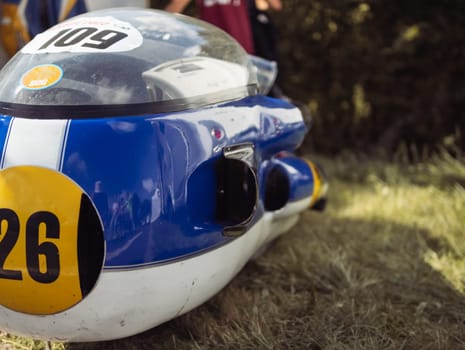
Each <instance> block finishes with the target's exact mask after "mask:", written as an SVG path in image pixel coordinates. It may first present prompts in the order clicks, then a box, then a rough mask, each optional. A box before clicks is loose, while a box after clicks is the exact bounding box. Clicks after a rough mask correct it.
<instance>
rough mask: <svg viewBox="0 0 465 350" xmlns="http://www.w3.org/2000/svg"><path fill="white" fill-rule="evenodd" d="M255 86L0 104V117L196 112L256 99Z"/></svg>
mask: <svg viewBox="0 0 465 350" xmlns="http://www.w3.org/2000/svg"><path fill="white" fill-rule="evenodd" d="M256 94H257V86H256V85H255V84H252V85H247V86H244V87H239V88H233V89H228V90H223V91H219V92H214V93H210V94H205V95H201V96H197V97H190V98H181V99H175V100H167V101H158V102H147V103H137V104H124V105H122V104H115V105H64V106H57V105H29V104H20V103H7V102H0V114H4V115H8V116H13V117H18V118H26V119H97V118H108V117H118V116H131V115H143V114H159V113H169V112H180V111H184V110H188V109H197V108H201V107H205V106H208V105H213V104H218V103H223V102H228V101H232V100H238V99H241V98H244V97H247V96H251V95H256Z"/></svg>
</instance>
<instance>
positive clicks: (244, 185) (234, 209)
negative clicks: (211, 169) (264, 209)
mask: <svg viewBox="0 0 465 350" xmlns="http://www.w3.org/2000/svg"><path fill="white" fill-rule="evenodd" d="M215 168H216V176H217V191H216V193H217V197H216V215H215V216H216V220H217V221H218V222H219V223H220V224H222V225H225V226H229V227H231V226H237V225H242V224H244V223H247V222H248V221H249V220H250V219H251V217H252V215H253V213H254V211H255V208H256V201H257V182H256V177H255V173H254V172H253V170H252V168H251V167H249V166H248V165H247V164H246V163H245V162H243V161H241V160H237V159H229V158H224V157H222V158H221V159H220V160H218V162H217V163H216V167H215Z"/></svg>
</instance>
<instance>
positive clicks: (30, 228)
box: [0, 208, 60, 283]
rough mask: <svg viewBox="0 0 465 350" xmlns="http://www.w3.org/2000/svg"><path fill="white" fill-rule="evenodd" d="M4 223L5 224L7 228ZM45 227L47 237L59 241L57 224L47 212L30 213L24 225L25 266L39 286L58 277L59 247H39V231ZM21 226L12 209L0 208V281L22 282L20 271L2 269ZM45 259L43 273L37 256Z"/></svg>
mask: <svg viewBox="0 0 465 350" xmlns="http://www.w3.org/2000/svg"><path fill="white" fill-rule="evenodd" d="M4 223H6V229H5V230H4V228H5V225H4ZM41 225H44V226H45V236H46V238H51V239H58V238H60V222H59V220H58V218H57V217H56V216H55V215H54V214H52V213H50V212H47V211H39V212H37V213H34V214H32V215H31V216H30V217H29V219H28V220H27V222H26V266H27V271H28V273H29V275H30V276H31V278H32V279H33V280H35V281H36V282H39V283H52V282H54V281H55V280H56V279H57V278H58V276H59V274H60V258H59V251H58V247H57V246H56V245H55V244H53V243H52V242H49V241H46V242H42V243H40V244H39V228H40V226H41ZM19 232H20V223H19V218H18V215H17V214H16V213H15V212H14V211H13V210H11V209H8V208H0V238H1V237H3V238H2V239H1V240H0V278H3V279H10V280H22V279H23V276H22V271H21V270H9V269H5V267H4V264H5V260H6V259H7V257H8V255H9V254H10V253H11V251H12V250H13V248H14V247H15V244H16V242H17V240H18V237H19ZM40 255H43V256H44V257H45V266H46V268H45V271H41V270H40V262H39V256H40Z"/></svg>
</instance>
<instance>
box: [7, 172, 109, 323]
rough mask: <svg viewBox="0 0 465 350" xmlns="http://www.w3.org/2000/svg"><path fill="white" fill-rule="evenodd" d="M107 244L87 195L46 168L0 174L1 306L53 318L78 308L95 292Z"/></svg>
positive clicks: (72, 182) (58, 174)
mask: <svg viewBox="0 0 465 350" xmlns="http://www.w3.org/2000/svg"><path fill="white" fill-rule="evenodd" d="M104 255H105V243H104V238H103V229H102V224H101V220H100V217H99V215H98V213H97V211H96V209H95V206H94V205H93V203H92V202H91V200H90V199H89V197H88V196H87V194H85V193H84V191H83V190H82V189H81V188H80V187H79V186H78V185H77V184H76V183H75V182H74V181H72V180H71V179H70V178H68V177H67V176H65V175H63V174H61V173H59V172H57V171H54V170H51V169H47V168H41V167H36V166H15V167H11V168H6V169H3V170H0V290H1V293H0V304H1V305H3V306H5V307H7V308H9V309H12V310H15V311H18V312H23V313H27V314H34V315H50V314H55V313H58V312H61V311H64V310H66V309H68V308H70V307H72V306H74V305H76V304H77V303H79V302H80V301H81V300H82V299H83V298H85V297H86V295H87V294H89V293H90V291H91V290H92V288H93V287H94V286H95V284H96V282H97V279H98V276H99V275H100V272H101V269H102V267H103V261H104Z"/></svg>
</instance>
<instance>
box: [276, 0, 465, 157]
mask: <svg viewBox="0 0 465 350" xmlns="http://www.w3.org/2000/svg"><path fill="white" fill-rule="evenodd" d="M284 5H285V6H284V10H283V11H282V12H280V13H275V14H274V19H275V22H276V25H277V26H278V28H279V31H280V42H279V47H280V62H279V63H280V82H281V85H282V86H283V87H284V90H285V91H286V93H287V94H288V95H290V96H292V97H293V98H295V99H298V100H301V101H303V102H304V103H308V104H309V106H310V108H311V110H312V113H313V117H314V122H315V123H314V127H313V130H312V132H311V134H310V135H309V137H308V138H307V140H306V146H307V147H309V148H316V149H317V150H318V151H319V152H325V153H337V152H340V151H341V150H344V149H348V148H350V149H356V150H363V151H370V150H373V149H376V148H383V149H385V150H387V151H388V152H389V151H394V150H396V149H397V148H398V147H399V145H400V144H404V145H407V146H409V148H410V149H412V147H411V146H413V148H414V149H415V150H420V151H425V152H426V153H430V152H434V151H435V150H437V149H439V148H446V149H449V150H451V151H453V152H456V151H457V150H462V151H463V150H464V149H465V135H464V130H465V113H464V108H465V46H464V45H463V43H464V42H465V2H463V1H462V0H422V1H418V0H417V1H399V0H394V1H393V0H372V1H349V0H327V1H307V0H286V1H285V2H284Z"/></svg>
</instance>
